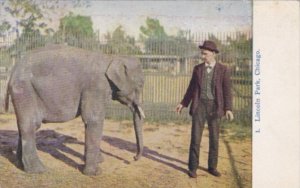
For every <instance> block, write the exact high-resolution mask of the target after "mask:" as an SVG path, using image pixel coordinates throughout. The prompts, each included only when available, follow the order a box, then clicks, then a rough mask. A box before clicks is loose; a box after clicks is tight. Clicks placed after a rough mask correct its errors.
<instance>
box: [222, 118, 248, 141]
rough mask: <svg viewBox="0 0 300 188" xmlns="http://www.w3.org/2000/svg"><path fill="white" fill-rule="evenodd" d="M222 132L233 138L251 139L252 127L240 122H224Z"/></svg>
mask: <svg viewBox="0 0 300 188" xmlns="http://www.w3.org/2000/svg"><path fill="white" fill-rule="evenodd" d="M221 133H222V134H223V135H224V136H228V137H229V138H230V139H233V140H244V139H251V137H252V127H251V126H249V125H248V126H245V124H243V123H239V122H224V123H222V125H221Z"/></svg>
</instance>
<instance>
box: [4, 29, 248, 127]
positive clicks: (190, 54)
mask: <svg viewBox="0 0 300 188" xmlns="http://www.w3.org/2000/svg"><path fill="white" fill-rule="evenodd" d="M98 35H99V34H98ZM99 38H100V37H99V36H97V35H95V36H94V37H93V38H84V37H81V36H76V35H74V36H69V37H68V36H63V38H62V37H59V36H42V35H38V36H37V35H31V36H20V37H10V36H6V37H5V38H3V37H2V38H1V37H0V112H3V101H4V94H5V91H6V82H7V77H8V74H9V70H10V69H11V67H12V65H13V64H14V62H15V60H16V59H17V58H18V57H19V55H20V54H22V53H25V52H26V51H28V50H31V49H34V48H37V47H40V46H44V45H45V44H47V43H65V44H67V45H71V46H77V47H80V48H85V49H88V50H99V51H101V52H103V53H108V54H127V55H134V56H136V57H138V58H139V59H140V62H141V64H142V67H143V71H144V75H145V85H144V90H143V94H142V100H143V105H144V110H145V112H146V116H147V117H148V119H151V120H167V121H173V120H189V119H190V118H189V117H188V113H187V112H188V110H185V111H184V113H183V115H181V116H178V115H176V114H175V112H174V109H175V107H176V105H177V103H179V102H180V101H181V99H182V97H183V95H184V93H185V90H186V88H187V86H188V83H189V80H190V78H191V74H192V70H193V67H194V66H195V65H196V64H198V63H199V62H200V60H199V56H198V54H199V49H198V44H200V43H202V42H203V41H204V40H213V41H215V42H216V43H217V45H218V48H219V50H220V53H219V55H218V57H217V58H218V61H219V62H221V63H223V64H226V65H227V66H228V67H230V69H231V72H232V77H231V79H232V85H233V95H234V96H233V97H234V101H233V102H234V103H233V104H234V112H235V116H236V119H237V120H241V121H245V122H246V123H247V124H249V125H250V124H251V111H252V109H251V104H252V97H251V95H252V55H251V54H252V36H251V33H250V32H246V33H241V32H234V33H218V34H215V35H212V34H210V33H197V34H194V35H192V34H191V33H188V34H187V35H186V36H181V37H179V38H176V37H175V38H174V37H169V38H159V37H157V38H154V39H151V40H150V39H148V40H145V39H144V40H143V41H142V40H138V41H127V42H126V41H115V39H111V40H100V39H99ZM107 116H108V117H111V118H127V117H131V114H130V113H129V112H128V111H127V109H126V107H123V106H122V105H120V104H117V103H115V102H112V103H111V105H110V106H109V108H108V112H107Z"/></svg>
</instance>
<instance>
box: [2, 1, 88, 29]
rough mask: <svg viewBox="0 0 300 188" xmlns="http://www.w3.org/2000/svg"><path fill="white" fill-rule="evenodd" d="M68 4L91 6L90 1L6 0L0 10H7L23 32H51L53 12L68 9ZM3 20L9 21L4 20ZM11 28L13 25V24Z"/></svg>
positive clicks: (72, 5) (71, 5) (70, 5)
mask: <svg viewBox="0 0 300 188" xmlns="http://www.w3.org/2000/svg"><path fill="white" fill-rule="evenodd" d="M68 6H69V7H79V6H89V1H82V0H69V1H58V0H43V1H41V0H6V1H3V2H1V6H0V10H1V9H2V10H1V11H3V12H7V13H8V14H9V15H10V16H11V17H12V18H13V19H14V20H15V23H16V24H17V26H16V27H21V29H22V33H25V34H26V33H30V32H36V31H39V32H40V33H41V32H46V33H47V32H48V33H49V32H50V33H51V32H53V29H51V28H49V27H48V23H49V22H51V21H52V18H51V17H52V16H51V14H52V13H54V11H56V10H57V9H60V8H61V9H64V10H66V9H67V7H68ZM2 22H7V21H5V20H4V21H2ZM7 23H8V22H7ZM9 24H11V23H9ZM11 28H13V27H12V26H11ZM14 29H18V28H14Z"/></svg>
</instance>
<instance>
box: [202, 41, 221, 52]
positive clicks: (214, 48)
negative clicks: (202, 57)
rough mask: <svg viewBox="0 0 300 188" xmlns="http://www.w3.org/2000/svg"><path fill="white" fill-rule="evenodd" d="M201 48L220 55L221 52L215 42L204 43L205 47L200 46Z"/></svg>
mask: <svg viewBox="0 0 300 188" xmlns="http://www.w3.org/2000/svg"><path fill="white" fill-rule="evenodd" d="M199 48H200V49H204V50H209V51H213V52H216V53H219V50H218V49H217V45H216V44H215V43H214V42H213V41H210V40H206V41H204V42H203V45H200V46H199Z"/></svg>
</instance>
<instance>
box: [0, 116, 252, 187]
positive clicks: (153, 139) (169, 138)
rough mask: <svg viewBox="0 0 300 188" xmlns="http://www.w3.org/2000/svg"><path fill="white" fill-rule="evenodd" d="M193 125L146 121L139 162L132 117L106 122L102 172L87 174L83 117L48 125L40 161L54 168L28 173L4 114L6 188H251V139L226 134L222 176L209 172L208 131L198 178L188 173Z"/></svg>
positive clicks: (1, 181)
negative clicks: (21, 166)
mask: <svg viewBox="0 0 300 188" xmlns="http://www.w3.org/2000/svg"><path fill="white" fill-rule="evenodd" d="M190 128H191V126H190V125H189V124H186V125H175V124H167V125H166V124H164V125H160V124H148V123H145V124H144V145H145V149H144V156H143V158H142V159H141V160H139V161H134V159H133V156H134V154H135V151H136V146H135V136H134V130H133V127H132V123H131V122H130V121H111V120H106V121H105V126H104V136H103V140H102V142H101V149H102V152H103V156H104V158H105V161H104V162H103V163H101V168H102V171H103V172H102V174H101V175H99V176H94V177H88V176H85V175H83V174H82V173H81V170H80V169H81V168H82V165H83V151H84V126H83V124H82V122H81V119H80V118H78V119H75V120H73V121H70V122H67V123H60V124H45V125H42V127H41V129H40V130H39V132H38V133H37V147H38V154H39V156H40V159H41V160H42V162H43V163H44V164H45V166H46V167H47V168H48V171H47V172H46V173H44V174H27V173H25V172H24V171H22V170H21V169H19V168H18V166H17V163H16V157H15V150H16V145H17V137H18V132H17V125H16V120H15V116H14V115H8V114H4V115H0V174H1V175H0V188H10V187H12V188H18V187H20V188H21V187H22V188H23V187H25V188H26V187H28V188H29V187H30V188H32V187H55V188H57V187H70V188H74V187H92V188H93V187H95V188H96V187H97V188H98V187H103V188H105V187H129V188H134V187H143V188H147V187H153V188H156V187H170V188H171V187H172V188H185V187H205V188H209V187H228V188H234V187H251V180H252V175H251V164H252V163H251V161H252V155H251V140H250V139H244V140H232V139H229V136H228V134H225V135H224V134H222V135H220V136H221V137H220V148H219V165H218V170H219V171H220V172H221V173H222V176H221V177H219V178H218V177H214V176H212V175H210V174H209V173H208V172H207V157H208V131H207V129H205V131H204V135H203V139H202V145H201V153H200V167H199V169H198V171H197V174H198V178H197V179H191V178H189V177H188V176H187V174H186V172H187V170H186V169H187V158H188V148H189V141H190Z"/></svg>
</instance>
